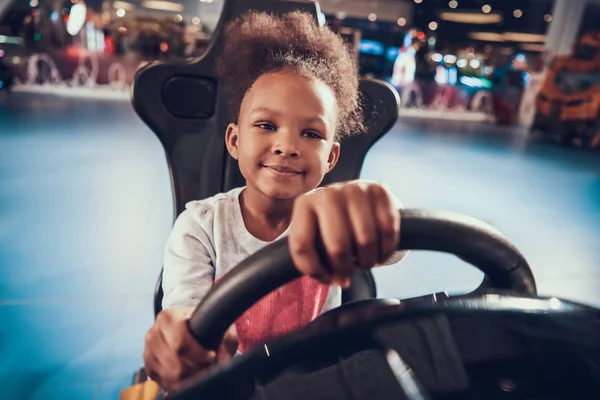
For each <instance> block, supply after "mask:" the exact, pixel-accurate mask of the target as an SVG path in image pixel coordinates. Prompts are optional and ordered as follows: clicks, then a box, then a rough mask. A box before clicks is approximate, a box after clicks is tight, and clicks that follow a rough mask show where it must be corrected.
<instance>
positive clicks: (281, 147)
mask: <svg viewBox="0 0 600 400" xmlns="http://www.w3.org/2000/svg"><path fill="white" fill-rule="evenodd" d="M239 115H240V117H239V121H238V124H230V125H229V126H228V128H227V135H226V143H227V148H228V150H229V153H230V154H231V156H232V157H233V158H235V159H236V160H238V163H239V167H240V170H241V172H242V175H243V176H244V178H245V179H246V184H247V186H248V188H253V189H256V190H258V191H259V192H261V193H262V194H263V195H265V196H267V197H269V198H273V199H292V198H295V197H297V196H299V195H301V194H303V193H307V192H309V191H311V190H313V189H314V188H316V187H317V186H318V185H319V184H320V183H321V181H322V180H323V178H324V176H325V174H327V173H328V172H329V171H331V169H333V167H334V166H335V164H336V163H337V160H338V157H339V152H340V145H339V143H338V142H337V141H336V140H335V134H336V125H337V104H336V99H335V95H334V93H333V91H332V90H331V89H330V88H329V87H328V86H327V85H325V84H324V83H323V82H321V81H320V80H317V79H313V78H309V77H306V76H304V75H300V74H298V73H296V72H294V71H292V70H283V71H280V72H277V73H269V74H265V75H262V76H261V77H259V78H258V79H257V80H256V82H254V84H253V85H252V87H251V88H250V90H249V91H248V93H246V96H245V97H244V99H243V101H242V105H241V108H240V114H239Z"/></svg>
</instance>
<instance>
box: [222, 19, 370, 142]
mask: <svg viewBox="0 0 600 400" xmlns="http://www.w3.org/2000/svg"><path fill="white" fill-rule="evenodd" d="M283 69H292V70H294V71H296V72H298V73H300V74H304V75H308V76H311V77H313V78H316V79H319V80H320V81H322V82H323V83H325V84H326V85H327V86H329V88H331V90H332V91H333V93H334V94H335V97H336V100H337V108H338V121H337V131H336V138H337V139H341V138H343V137H346V136H350V135H353V134H358V133H362V132H363V130H364V127H363V113H362V108H361V104H360V103H361V102H360V98H359V90H358V85H359V75H358V66H357V63H356V61H355V59H354V57H353V56H352V55H351V53H350V50H349V47H348V45H347V44H346V43H345V42H344V40H343V39H342V38H341V37H340V36H338V35H337V34H335V33H334V32H333V31H331V30H330V29H329V28H327V27H319V26H318V25H317V23H316V21H315V19H314V17H313V16H311V15H310V14H308V13H303V12H299V11H294V12H290V13H287V14H284V15H282V16H280V17H279V16H274V15H270V14H267V13H264V12H261V13H259V12H249V13H246V14H244V15H243V16H242V17H240V18H238V19H236V20H235V21H233V22H232V23H230V24H229V25H228V26H227V28H226V29H225V46H224V49H223V52H222V53H221V55H220V57H219V59H218V60H217V74H218V75H219V77H220V79H221V80H222V81H223V82H224V85H225V90H226V93H227V95H228V96H229V98H230V99H231V104H230V112H231V117H232V118H233V120H235V121H237V120H238V118H239V110H240V107H241V104H242V100H243V98H244V96H245V95H246V93H247V92H248V90H249V89H250V88H251V87H252V85H253V84H254V82H255V81H256V80H257V79H258V78H259V77H260V76H262V75H263V74H266V73H276V72H278V71H281V70H283Z"/></svg>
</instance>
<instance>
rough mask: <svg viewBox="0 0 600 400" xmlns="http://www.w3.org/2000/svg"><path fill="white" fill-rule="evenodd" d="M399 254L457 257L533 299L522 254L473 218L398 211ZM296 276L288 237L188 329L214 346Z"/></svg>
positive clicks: (252, 261) (499, 285) (211, 300)
mask: <svg viewBox="0 0 600 400" xmlns="http://www.w3.org/2000/svg"><path fill="white" fill-rule="evenodd" d="M398 250H429V251H438V252H443V253H449V254H453V255H456V256H459V257H460V258H462V259H463V260H465V261H466V262H468V263H470V264H471V265H473V266H475V267H477V268H479V269H480V270H481V271H483V272H484V274H485V275H486V277H487V279H488V281H489V287H490V288H496V289H503V290H508V291H513V292H515V293H518V294H522V295H535V294H536V286H535V281H534V278H533V274H532V272H531V269H530V268H529V265H528V264H527V261H526V260H525V258H524V257H523V256H522V255H521V253H520V252H519V251H518V250H517V249H516V248H515V247H514V246H513V245H511V244H510V243H509V242H508V241H507V240H506V239H505V238H504V237H503V236H502V235H501V234H500V233H499V232H498V231H496V230H495V229H494V228H492V227H491V226H489V225H487V224H485V223H483V222H481V221H478V220H476V219H474V218H470V217H466V216H463V215H460V214H455V213H451V212H444V211H423V210H403V211H402V231H401V238H400V243H399V246H398ZM298 277H299V273H298V271H297V270H296V268H295V267H294V265H293V262H292V259H291V257H290V253H289V249H288V242H287V238H284V239H281V240H279V241H277V242H275V243H273V244H271V245H269V246H267V247H265V248H264V249H262V250H261V251H259V252H257V253H255V254H254V255H252V256H250V257H248V258H247V259H246V260H244V261H242V263H240V264H239V265H238V266H237V267H236V268H234V269H233V270H232V271H231V272H230V273H229V274H227V275H226V276H225V277H224V278H223V279H222V280H221V281H219V283H217V284H216V285H215V286H214V287H213V288H212V289H211V291H210V292H209V293H208V295H207V296H206V297H205V298H204V300H203V301H202V302H201V303H200V305H199V306H198V307H197V308H196V310H195V312H194V314H193V315H192V317H191V319H190V321H189V326H190V330H191V332H192V334H193V335H194V337H195V338H196V339H197V340H198V342H199V343H201V344H202V345H203V346H205V347H208V348H213V349H214V348H216V347H217V345H218V344H219V342H220V339H221V337H222V336H223V333H224V332H225V330H226V329H227V328H228V327H229V326H230V325H231V324H232V323H233V322H234V321H235V320H236V319H237V318H238V317H239V316H240V315H241V314H242V313H243V312H244V311H245V310H247V309H248V308H249V307H250V306H252V305H253V304H254V303H255V302H257V301H258V300H259V299H261V298H262V297H263V296H265V295H266V294H268V293H270V292H271V291H273V290H275V289H276V288H278V287H280V286H282V285H284V284H286V283H288V282H290V281H292V280H294V279H296V278H298Z"/></svg>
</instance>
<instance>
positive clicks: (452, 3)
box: [448, 0, 458, 8]
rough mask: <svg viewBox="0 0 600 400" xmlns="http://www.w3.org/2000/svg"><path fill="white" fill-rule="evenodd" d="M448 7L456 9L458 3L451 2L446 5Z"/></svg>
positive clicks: (454, 0)
mask: <svg viewBox="0 0 600 400" xmlns="http://www.w3.org/2000/svg"><path fill="white" fill-rule="evenodd" d="M448 7H450V8H456V7H458V1H456V0H452V1H451V2H450V3H448Z"/></svg>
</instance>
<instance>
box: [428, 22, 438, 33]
mask: <svg viewBox="0 0 600 400" xmlns="http://www.w3.org/2000/svg"><path fill="white" fill-rule="evenodd" d="M437 28H438V23H437V22H435V21H431V22H430V23H429V29H431V30H432V31H435V30H436V29H437Z"/></svg>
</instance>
